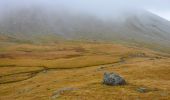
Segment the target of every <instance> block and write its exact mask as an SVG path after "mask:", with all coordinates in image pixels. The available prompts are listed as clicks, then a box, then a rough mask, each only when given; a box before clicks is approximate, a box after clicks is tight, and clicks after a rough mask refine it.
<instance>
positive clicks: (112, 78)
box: [103, 72, 126, 86]
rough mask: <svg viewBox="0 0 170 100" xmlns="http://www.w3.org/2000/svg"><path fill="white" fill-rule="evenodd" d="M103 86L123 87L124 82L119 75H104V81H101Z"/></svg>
mask: <svg viewBox="0 0 170 100" xmlns="http://www.w3.org/2000/svg"><path fill="white" fill-rule="evenodd" d="M103 84H106V85H112V86H116V85H125V84H126V81H125V80H124V79H123V78H122V77H120V76H119V75H117V74H115V73H107V72H105V73H104V79H103Z"/></svg>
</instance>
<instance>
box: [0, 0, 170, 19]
mask: <svg viewBox="0 0 170 100" xmlns="http://www.w3.org/2000/svg"><path fill="white" fill-rule="evenodd" d="M33 3H36V4H43V5H48V4H58V5H60V6H66V7H67V6H68V7H72V8H74V9H76V10H84V11H91V12H100V13H103V14H105V13H108V12H109V13H111V12H112V10H116V8H127V7H129V8H144V9H146V10H149V11H151V12H153V13H155V14H157V15H159V16H161V17H163V18H165V19H167V20H169V21H170V0H0V6H4V7H10V6H11V5H15V4H19V5H24V6H25V5H32V4H33ZM8 5H9V6H8ZM2 9H5V8H1V10H2Z"/></svg>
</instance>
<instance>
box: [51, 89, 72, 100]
mask: <svg viewBox="0 0 170 100" xmlns="http://www.w3.org/2000/svg"><path fill="white" fill-rule="evenodd" d="M71 90H75V88H70V87H68V88H61V89H59V90H57V91H54V92H53V94H52V96H51V99H56V98H58V97H59V96H60V95H61V94H62V93H64V92H65V91H71Z"/></svg>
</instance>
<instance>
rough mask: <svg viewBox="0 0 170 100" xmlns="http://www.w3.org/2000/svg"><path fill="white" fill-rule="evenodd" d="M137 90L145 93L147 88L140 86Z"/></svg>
mask: <svg viewBox="0 0 170 100" xmlns="http://www.w3.org/2000/svg"><path fill="white" fill-rule="evenodd" d="M137 91H138V92H140V93H146V92H148V91H149V90H148V89H147V88H144V87H140V88H137Z"/></svg>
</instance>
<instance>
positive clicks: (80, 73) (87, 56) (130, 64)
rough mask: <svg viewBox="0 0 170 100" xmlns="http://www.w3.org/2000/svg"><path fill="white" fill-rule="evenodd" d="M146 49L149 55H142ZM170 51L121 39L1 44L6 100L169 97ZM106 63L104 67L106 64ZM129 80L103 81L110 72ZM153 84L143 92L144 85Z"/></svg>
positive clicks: (0, 94) (1, 97)
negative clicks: (120, 82) (115, 83)
mask: <svg viewBox="0 0 170 100" xmlns="http://www.w3.org/2000/svg"><path fill="white" fill-rule="evenodd" d="M141 54H143V55H141ZM167 55H168V54H163V53H159V52H154V51H151V50H148V49H139V48H136V47H128V46H124V45H118V44H107V43H81V42H77V43H75V42H66V43H58V44H47V45H33V44H10V45H9V44H8V45H6V46H4V45H3V46H2V48H1V49H0V71H1V73H0V83H4V84H0V89H1V90H0V100H51V99H52V96H53V94H54V93H55V91H58V90H62V89H63V88H73V90H65V91H63V92H62V93H60V94H59V95H58V96H57V97H56V98H54V100H169V99H170V77H169V76H170V58H168V57H164V56H167ZM101 67H104V68H101ZM107 71H109V72H115V73H118V74H120V75H121V76H123V77H124V78H125V79H126V80H127V83H128V84H127V85H125V86H106V85H103V84H102V78H103V73H104V72H107ZM140 87H144V88H147V89H148V92H146V93H140V92H138V91H137V89H138V88H140Z"/></svg>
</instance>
